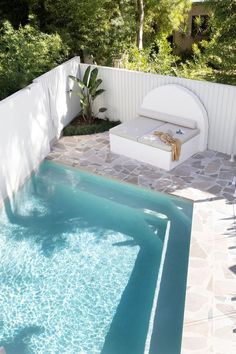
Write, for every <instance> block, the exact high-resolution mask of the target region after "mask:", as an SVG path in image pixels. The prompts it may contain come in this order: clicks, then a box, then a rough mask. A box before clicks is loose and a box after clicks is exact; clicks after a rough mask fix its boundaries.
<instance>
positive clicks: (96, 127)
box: [63, 120, 120, 136]
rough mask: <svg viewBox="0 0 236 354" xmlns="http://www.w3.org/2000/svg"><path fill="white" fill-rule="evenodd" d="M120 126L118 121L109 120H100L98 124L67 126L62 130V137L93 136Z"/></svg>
mask: <svg viewBox="0 0 236 354" xmlns="http://www.w3.org/2000/svg"><path fill="white" fill-rule="evenodd" d="M118 124H120V121H115V122H111V121H109V120H100V123H99V124H97V123H92V124H86V125H72V124H70V125H68V126H67V127H66V128H65V129H64V130H63V135H64V136H71V135H86V134H95V133H103V132H105V131H107V130H109V129H111V128H113V127H115V126H116V125H118Z"/></svg>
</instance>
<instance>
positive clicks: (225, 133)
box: [80, 64, 236, 154]
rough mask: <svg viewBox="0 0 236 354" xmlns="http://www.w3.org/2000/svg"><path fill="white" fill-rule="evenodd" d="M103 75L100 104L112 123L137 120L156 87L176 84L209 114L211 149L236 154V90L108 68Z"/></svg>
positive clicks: (104, 68)
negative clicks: (193, 94) (194, 97)
mask: <svg viewBox="0 0 236 354" xmlns="http://www.w3.org/2000/svg"><path fill="white" fill-rule="evenodd" d="M86 67H87V64H80V72H81V74H83V73H84V71H85V69H86ZM99 75H100V77H101V78H102V80H103V84H102V87H103V88H104V89H106V92H105V93H104V95H103V96H101V97H100V100H98V102H97V103H98V104H99V105H100V106H105V107H107V108H108V111H107V112H106V115H107V116H108V117H109V118H110V119H111V120H118V119H119V120H121V121H122V122H124V121H128V120H131V119H134V118H135V117H136V116H137V112H138V108H139V107H140V105H141V103H142V100H143V98H144V96H145V95H146V94H147V92H148V91H150V90H152V89H153V88H155V87H158V86H161V85H165V84H170V83H176V84H179V85H182V86H184V87H186V88H188V89H190V90H191V91H192V92H194V93H195V94H196V95H197V96H198V97H199V99H200V100H201V102H202V103H203V105H204V106H205V108H206V111H207V113H208V119H209V138H208V147H209V149H212V150H216V151H219V152H224V153H228V154H230V153H232V152H233V153H235V154H236V87H235V86H230V85H221V84H215V83H210V82H206V81H196V80H188V79H182V78H178V77H170V76H161V75H155V74H146V73H143V72H136V71H129V70H124V69H117V68H107V67H99ZM170 105H171V102H170Z"/></svg>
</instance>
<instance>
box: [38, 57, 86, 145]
mask: <svg viewBox="0 0 236 354" xmlns="http://www.w3.org/2000/svg"><path fill="white" fill-rule="evenodd" d="M79 63H80V58H79V57H75V58H73V59H71V60H69V61H67V62H66V63H63V64H61V65H59V66H57V67H56V68H55V69H52V70H51V71H49V72H47V73H46V74H44V75H42V76H39V77H38V78H36V79H35V80H34V82H35V83H38V84H40V85H42V88H43V90H44V92H45V94H46V96H47V102H48V111H49V116H50V118H51V121H50V122H51V129H50V136H51V138H52V139H53V138H54V137H59V136H60V133H61V131H62V129H63V128H64V126H65V125H67V124H68V123H69V122H70V121H71V119H72V118H74V117H75V116H76V115H77V114H78V112H79V110H80V104H79V97H78V96H76V95H75V94H71V93H70V94H68V91H69V89H72V88H73V87H74V82H73V81H72V80H70V79H69V78H68V75H73V76H78V70H79ZM52 139H51V140H52Z"/></svg>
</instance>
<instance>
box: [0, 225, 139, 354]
mask: <svg viewBox="0 0 236 354" xmlns="http://www.w3.org/2000/svg"><path fill="white" fill-rule="evenodd" d="M17 228H18V227H17V226H10V225H8V224H5V227H3V228H1V232H0V235H1V237H0V247H1V260H0V278H1V284H0V293H1V297H0V313H1V330H0V342H2V343H3V344H4V343H11V342H12V343H14V344H13V345H12V349H11V345H10V344H9V345H5V348H6V349H8V348H9V349H8V350H9V351H7V354H8V353H16V352H14V348H15V350H22V353H25V352H26V351H25V350H26V349H25V348H28V349H29V350H30V353H35V354H36V353H37V354H41V353H42V354H46V353H68V354H69V353H71V354H72V353H73V354H74V353H100V351H101V349H102V346H103V342H104V338H105V336H106V333H107V331H108V329H109V326H110V323H111V320H112V318H113V316H114V313H115V311H116V307H117V305H118V303H119V300H120V297H121V294H122V292H123V289H124V288H125V286H126V284H127V282H128V280H129V277H130V273H131V271H132V269H133V266H134V262H135V259H136V256H137V252H138V246H135V247H129V248H127V247H126V248H125V251H124V247H118V246H117V247H114V245H113V244H114V243H119V242H124V241H127V240H128V239H129V237H127V236H125V235H122V234H120V233H114V232H112V231H110V232H109V231H106V232H104V233H103V234H102V235H101V234H100V237H99V238H98V237H97V236H96V234H95V233H94V232H92V231H90V230H87V231H85V230H84V231H83V232H81V231H80V230H77V231H75V232H74V233H67V234H63V235H62V238H63V240H64V242H65V245H66V246H65V247H63V248H62V249H60V248H59V249H57V245H56V244H55V251H54V252H52V254H51V255H50V257H47V256H45V255H44V254H43V251H42V245H41V244H40V243H35V237H34V236H33V235H32V237H31V238H28V239H27V240H26V239H22V240H20V241H18V240H15V239H14V238H12V235H13V234H14V233H20V234H21V233H24V229H23V228H22V229H21V230H19V229H18V230H17ZM55 242H57V240H55ZM17 353H18V354H21V353H20V351H17Z"/></svg>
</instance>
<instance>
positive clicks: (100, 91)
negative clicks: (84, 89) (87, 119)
mask: <svg viewBox="0 0 236 354" xmlns="http://www.w3.org/2000/svg"><path fill="white" fill-rule="evenodd" d="M103 92H105V90H103V89H100V90H97V91H96V92H95V94H94V95H93V96H92V98H93V100H95V98H96V97H97V96H99V95H101V94H102V93H103Z"/></svg>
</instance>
